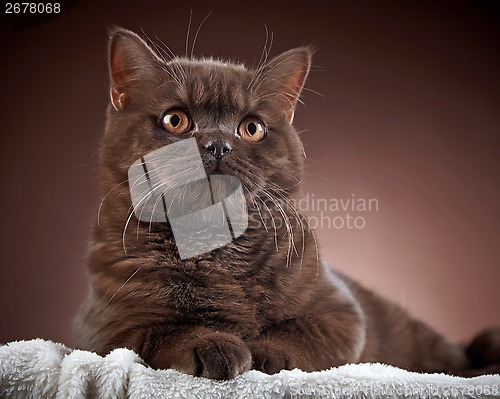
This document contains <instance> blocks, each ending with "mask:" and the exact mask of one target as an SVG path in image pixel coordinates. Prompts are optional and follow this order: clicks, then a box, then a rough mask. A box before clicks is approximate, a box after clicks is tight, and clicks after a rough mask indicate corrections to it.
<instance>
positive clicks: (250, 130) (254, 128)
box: [247, 122, 257, 136]
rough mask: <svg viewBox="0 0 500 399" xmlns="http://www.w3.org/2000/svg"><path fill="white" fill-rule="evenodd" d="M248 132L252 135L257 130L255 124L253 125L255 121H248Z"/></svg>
mask: <svg viewBox="0 0 500 399" xmlns="http://www.w3.org/2000/svg"><path fill="white" fill-rule="evenodd" d="M247 130H248V133H250V134H251V135H252V136H253V135H254V134H255V132H257V126H255V123H253V122H252V123H249V124H248V126H247Z"/></svg>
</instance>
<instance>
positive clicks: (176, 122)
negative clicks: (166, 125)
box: [170, 114, 181, 127]
mask: <svg viewBox="0 0 500 399" xmlns="http://www.w3.org/2000/svg"><path fill="white" fill-rule="evenodd" d="M180 122H181V117H180V116H179V115H177V114H175V115H172V117H171V118H170V123H171V124H172V126H173V127H177V126H179V123H180Z"/></svg>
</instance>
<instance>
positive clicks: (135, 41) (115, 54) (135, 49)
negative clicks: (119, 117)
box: [109, 28, 162, 111]
mask: <svg viewBox="0 0 500 399" xmlns="http://www.w3.org/2000/svg"><path fill="white" fill-rule="evenodd" d="M160 63H162V60H161V59H160V58H159V57H158V56H157V55H156V53H155V52H154V51H153V50H152V49H151V48H150V47H149V46H148V45H147V44H146V42H145V41H144V40H143V39H141V38H140V37H139V36H138V35H136V34H135V33H134V32H131V31H129V30H127V29H121V28H115V29H113V30H112V31H111V35H110V40H109V76H110V82H111V89H110V97H111V104H112V105H113V107H114V108H115V110H117V111H121V110H123V109H125V108H126V107H127V105H128V102H129V101H130V98H129V97H130V93H129V91H130V90H129V89H130V88H131V87H132V86H133V84H134V82H135V81H136V80H137V79H138V78H141V79H147V78H148V77H152V76H154V73H155V69H156V66H157V65H158V64H160Z"/></svg>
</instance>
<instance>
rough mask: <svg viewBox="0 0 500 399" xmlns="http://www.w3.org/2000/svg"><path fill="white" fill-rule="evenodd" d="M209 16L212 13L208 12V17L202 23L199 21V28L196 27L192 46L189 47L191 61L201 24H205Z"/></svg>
mask: <svg viewBox="0 0 500 399" xmlns="http://www.w3.org/2000/svg"><path fill="white" fill-rule="evenodd" d="M211 14H212V11H209V13H208V15H207V16H206V17H205V18H204V19H203V21H201V24H200V26H198V29H197V30H196V33H195V35H194V39H193V45H192V46H191V56H190V59H193V53H194V46H195V45H196V39H198V34H199V33H200V30H201V27H202V26H203V24H204V23H205V21H206V20H207V19H208V17H210V15H211ZM186 57H187V54H186Z"/></svg>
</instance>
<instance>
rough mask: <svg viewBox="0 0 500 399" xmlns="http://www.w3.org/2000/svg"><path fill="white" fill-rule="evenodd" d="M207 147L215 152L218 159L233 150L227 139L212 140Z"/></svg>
mask: <svg viewBox="0 0 500 399" xmlns="http://www.w3.org/2000/svg"><path fill="white" fill-rule="evenodd" d="M205 148H206V149H207V150H208V151H210V152H211V153H212V154H214V156H215V158H216V159H222V157H223V156H224V155H226V154H227V153H228V152H230V151H231V146H230V145H229V144H228V143H226V142H225V141H218V140H217V141H210V142H208V143H207V144H206V145H205Z"/></svg>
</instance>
